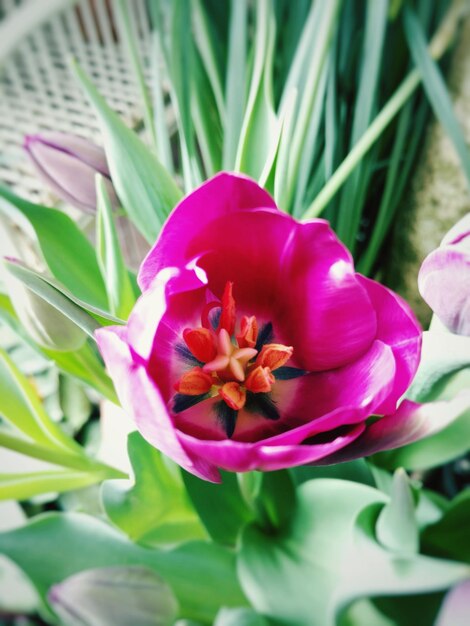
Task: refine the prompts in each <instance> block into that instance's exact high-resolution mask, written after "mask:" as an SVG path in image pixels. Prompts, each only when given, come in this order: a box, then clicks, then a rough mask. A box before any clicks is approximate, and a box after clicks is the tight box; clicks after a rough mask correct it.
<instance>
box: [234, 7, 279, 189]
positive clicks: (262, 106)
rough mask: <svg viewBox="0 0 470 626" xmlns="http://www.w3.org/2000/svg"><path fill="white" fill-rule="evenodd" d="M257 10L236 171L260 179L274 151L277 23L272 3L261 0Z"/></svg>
mask: <svg viewBox="0 0 470 626" xmlns="http://www.w3.org/2000/svg"><path fill="white" fill-rule="evenodd" d="M256 10H257V12H256V35H255V42H254V46H255V48H254V59H253V72H252V76H251V83H250V89H249V94H248V102H247V106H246V111H245V116H244V119H243V125H242V129H241V133H240V139H239V143H238V149H237V157H236V163H235V169H236V170H237V171H239V172H244V173H245V174H248V175H249V176H252V177H253V178H255V179H259V177H260V176H261V173H262V170H263V167H264V164H265V163H266V160H267V157H268V154H269V152H270V150H271V146H272V143H273V136H274V135H275V129H276V123H277V118H276V115H275V113H274V107H273V96H272V63H273V48H274V37H275V32H274V29H275V22H274V15H273V7H272V2H271V0H260V1H259V2H258V3H257V4H256Z"/></svg>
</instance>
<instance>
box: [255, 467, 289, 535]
mask: <svg viewBox="0 0 470 626" xmlns="http://www.w3.org/2000/svg"><path fill="white" fill-rule="evenodd" d="M296 503H297V502H296V491H295V486H294V481H293V479H292V477H291V475H290V473H289V472H288V471H287V470H278V471H276V472H265V473H263V474H262V482H261V488H260V491H259V495H258V497H257V498H256V500H255V507H256V510H257V517H258V523H261V524H262V525H263V526H264V527H265V528H266V529H270V530H271V531H273V532H280V531H281V530H282V529H283V528H284V527H285V526H286V525H287V524H288V523H289V521H290V520H291V518H292V515H293V514H294V511H295V507H296Z"/></svg>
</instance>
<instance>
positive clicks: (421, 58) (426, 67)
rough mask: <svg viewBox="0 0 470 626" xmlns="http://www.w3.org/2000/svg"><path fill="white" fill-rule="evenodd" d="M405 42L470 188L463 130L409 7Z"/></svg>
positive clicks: (468, 154)
mask: <svg viewBox="0 0 470 626" xmlns="http://www.w3.org/2000/svg"><path fill="white" fill-rule="evenodd" d="M403 23H404V27H405V35H406V41H407V43H408V46H409V48H410V52H411V55H412V57H413V60H414V62H415V64H416V66H417V68H418V70H419V72H420V75H421V80H422V81H423V87H424V89H425V91H426V95H427V96H428V98H429V101H430V103H431V106H432V108H433V110H434V113H435V114H436V117H437V118H438V120H439V122H440V123H441V124H442V126H443V128H444V130H445V131H446V133H447V135H448V137H449V139H450V140H451V141H452V143H453V145H454V148H455V150H456V152H457V154H458V156H459V159H460V164H461V166H462V169H463V172H464V174H465V177H466V179H467V183H468V185H469V186H470V151H469V149H468V147H467V144H466V143H465V137H464V134H463V132H462V128H461V126H460V124H459V122H458V121H457V118H456V117H455V113H454V109H453V106H452V101H451V99H450V96H449V92H448V90H447V87H446V84H445V81H444V79H443V77H442V75H441V72H440V70H439V67H438V65H437V64H436V62H435V61H434V60H433V58H432V56H431V55H430V53H429V50H428V48H427V43H426V38H425V34H424V32H423V29H422V26H421V24H420V22H419V20H418V19H417V17H416V15H415V14H414V12H413V10H412V9H411V7H410V6H408V5H406V6H405V7H404V10H403Z"/></svg>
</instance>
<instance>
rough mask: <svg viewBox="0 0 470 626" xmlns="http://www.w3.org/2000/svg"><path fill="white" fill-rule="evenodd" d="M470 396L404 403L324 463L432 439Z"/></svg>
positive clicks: (450, 421) (449, 422) (352, 458)
mask: <svg viewBox="0 0 470 626" xmlns="http://www.w3.org/2000/svg"><path fill="white" fill-rule="evenodd" d="M469 399H470V396H469V394H468V393H465V394H461V395H459V396H457V397H456V398H454V399H453V400H450V401H441V402H429V403H425V404H417V403H416V402H411V401H409V400H404V401H403V402H402V403H401V405H400V406H399V407H398V410H397V411H396V412H395V413H393V414H391V415H386V416H385V417H382V418H381V419H379V420H377V421H376V422H373V423H372V424H370V425H368V426H367V428H366V430H365V431H364V433H363V434H362V435H361V437H359V438H358V439H356V441H355V442H354V443H353V444H352V445H351V446H349V447H348V449H347V450H342V451H340V452H337V453H335V454H333V455H331V456H330V457H328V458H325V459H323V460H322V463H321V465H331V464H334V463H343V462H345V461H352V460H354V459H358V458H362V457H364V456H370V455H371V454H375V453H377V452H382V451H384V450H392V449H394V448H400V447H402V446H405V445H408V444H409V443H413V442H414V441H418V440H419V439H423V438H424V437H429V436H430V435H433V434H434V433H437V432H439V431H440V430H442V429H444V428H445V427H446V426H448V425H449V424H451V423H452V422H453V421H454V420H455V418H456V417H457V416H459V415H460V414H462V413H463V411H464V410H465V409H466V408H468V405H469Z"/></svg>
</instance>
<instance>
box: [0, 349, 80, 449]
mask: <svg viewBox="0 0 470 626" xmlns="http://www.w3.org/2000/svg"><path fill="white" fill-rule="evenodd" d="M0 415H1V416H2V417H3V419H5V420H6V421H8V422H9V423H10V424H11V425H12V426H14V427H15V428H17V429H18V430H19V431H21V432H22V433H23V434H24V435H26V436H27V437H30V438H31V439H32V440H33V441H36V442H38V443H39V444H40V445H42V446H44V447H46V448H59V449H61V450H64V449H65V450H68V451H71V452H73V453H76V452H77V451H80V450H81V448H80V447H79V446H78V445H77V444H75V442H74V441H73V440H72V439H70V438H69V437H67V435H65V433H63V432H62V431H61V430H60V428H59V427H58V426H57V424H55V422H53V421H52V420H51V418H50V417H49V416H48V415H47V413H46V411H45V410H44V407H43V405H42V403H41V401H40V399H39V396H38V395H37V392H36V390H35V388H34V387H33V385H32V384H31V383H30V382H29V380H28V379H27V378H26V377H25V376H24V375H23V374H22V373H21V372H20V371H19V369H18V368H17V367H16V365H15V364H14V363H13V361H12V360H11V359H10V357H9V356H8V354H7V353H6V352H4V351H3V350H0Z"/></svg>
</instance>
